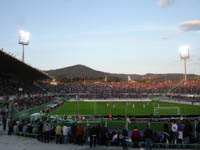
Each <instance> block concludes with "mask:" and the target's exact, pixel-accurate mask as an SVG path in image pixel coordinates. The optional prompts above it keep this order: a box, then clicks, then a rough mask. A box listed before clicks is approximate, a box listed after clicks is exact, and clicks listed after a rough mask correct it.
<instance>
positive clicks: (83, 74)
mask: <svg viewBox="0 0 200 150" xmlns="http://www.w3.org/2000/svg"><path fill="white" fill-rule="evenodd" d="M46 73H47V74H49V75H50V76H51V77H59V78H68V79H73V78H85V79H104V78H105V77H106V76H108V78H109V77H110V78H111V77H112V78H119V79H121V80H123V81H127V80H128V76H130V78H131V79H132V80H136V81H139V80H140V81H141V80H145V79H151V78H152V81H167V80H180V79H183V74H178V73H171V74H170V73H169V74H151V73H148V74H145V75H138V74H129V75H128V74H116V73H107V72H102V71H97V70H94V69H91V68H89V67H87V66H84V65H74V66H70V67H65V68H61V69H55V70H48V71H46ZM187 77H188V79H191V78H195V77H198V76H197V75H195V74H188V75H187Z"/></svg>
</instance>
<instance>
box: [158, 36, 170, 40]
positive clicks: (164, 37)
mask: <svg viewBox="0 0 200 150" xmlns="http://www.w3.org/2000/svg"><path fill="white" fill-rule="evenodd" d="M168 38H169V37H168V36H161V37H160V39H163V40H166V39H168Z"/></svg>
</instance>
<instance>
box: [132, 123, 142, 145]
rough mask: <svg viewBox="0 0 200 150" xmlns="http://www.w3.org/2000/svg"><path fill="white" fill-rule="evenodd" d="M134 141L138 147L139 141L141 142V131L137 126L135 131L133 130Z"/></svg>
mask: <svg viewBox="0 0 200 150" xmlns="http://www.w3.org/2000/svg"><path fill="white" fill-rule="evenodd" d="M131 138H132V141H133V143H134V145H133V146H134V147H136V148H139V145H138V142H139V139H140V132H139V131H138V129H137V128H136V127H135V128H134V130H133V132H132V136H131Z"/></svg>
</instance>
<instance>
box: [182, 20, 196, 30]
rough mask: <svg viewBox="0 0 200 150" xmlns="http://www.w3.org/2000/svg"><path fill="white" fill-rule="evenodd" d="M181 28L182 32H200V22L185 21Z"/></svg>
mask: <svg viewBox="0 0 200 150" xmlns="http://www.w3.org/2000/svg"><path fill="white" fill-rule="evenodd" d="M179 27H180V28H181V30H182V31H200V20H192V21H185V22H182V23H180V24H179Z"/></svg>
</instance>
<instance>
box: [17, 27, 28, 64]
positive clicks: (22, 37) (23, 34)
mask: <svg viewBox="0 0 200 150" xmlns="http://www.w3.org/2000/svg"><path fill="white" fill-rule="evenodd" d="M29 40H30V33H29V32H25V31H23V30H22V31H20V36H19V44H22V61H23V62H24V45H28V44H29Z"/></svg>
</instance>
